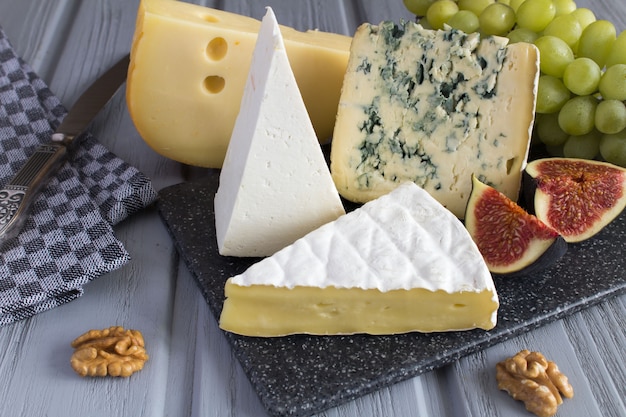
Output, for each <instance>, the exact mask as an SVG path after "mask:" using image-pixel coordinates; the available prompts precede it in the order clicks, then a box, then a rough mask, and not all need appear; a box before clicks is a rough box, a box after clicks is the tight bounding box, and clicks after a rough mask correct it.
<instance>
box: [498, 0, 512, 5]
mask: <svg viewBox="0 0 626 417" xmlns="http://www.w3.org/2000/svg"><path fill="white" fill-rule="evenodd" d="M496 1H497V2H498V3H502V4H506V5H507V6H510V5H511V0H496Z"/></svg>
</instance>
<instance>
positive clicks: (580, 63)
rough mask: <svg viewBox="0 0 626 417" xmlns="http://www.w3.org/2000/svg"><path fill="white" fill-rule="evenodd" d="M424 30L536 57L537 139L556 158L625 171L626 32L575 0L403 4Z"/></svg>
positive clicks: (431, 0)
mask: <svg viewBox="0 0 626 417" xmlns="http://www.w3.org/2000/svg"><path fill="white" fill-rule="evenodd" d="M403 1H404V4H405V6H406V8H407V9H408V10H409V11H410V12H412V13H414V14H415V15H416V16H418V18H419V21H420V24H422V25H423V26H424V27H427V28H433V29H443V28H444V27H445V26H450V27H452V28H455V29H458V30H462V31H464V32H466V33H471V32H480V33H481V34H483V35H497V36H506V37H508V38H509V41H510V42H511V43H514V42H528V43H534V44H535V45H536V46H537V48H538V49H539V52H540V68H541V74H540V76H539V85H538V91H537V107H536V116H537V117H536V120H535V131H534V137H536V138H538V140H539V141H541V142H542V143H543V144H544V145H545V147H546V149H547V150H548V151H549V152H550V153H551V154H553V155H562V156H566V157H572V158H585V159H604V160H606V161H608V162H611V163H614V164H617V165H620V166H624V167H626V31H623V32H621V33H620V34H619V35H618V34H617V31H616V28H615V26H614V25H613V24H612V23H611V22H609V21H608V20H598V19H596V16H595V14H594V13H593V12H592V11H591V10H589V9H587V8H578V7H577V6H576V3H575V2H574V0H403Z"/></svg>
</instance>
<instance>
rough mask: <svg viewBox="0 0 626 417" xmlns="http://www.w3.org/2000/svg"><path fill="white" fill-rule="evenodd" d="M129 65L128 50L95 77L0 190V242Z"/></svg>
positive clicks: (17, 228) (24, 215)
mask: <svg viewBox="0 0 626 417" xmlns="http://www.w3.org/2000/svg"><path fill="white" fill-rule="evenodd" d="M128 65H129V55H128V54H127V55H126V56H124V57H123V58H122V59H120V60H119V61H118V62H117V63H116V64H114V65H113V66H112V67H111V68H109V69H108V70H107V71H106V72H105V73H104V74H103V75H102V76H100V77H99V78H98V79H97V80H96V81H94V82H93V83H92V84H91V85H90V86H89V87H88V88H87V90H85V92H84V93H83V94H82V95H81V96H80V98H79V99H78V100H77V101H76V103H75V104H74V105H73V106H72V108H71V109H70V111H69V112H68V114H67V115H66V116H65V118H64V119H63V121H62V122H61V124H60V125H59V127H58V128H57V129H56V130H55V132H54V133H53V134H52V135H51V137H50V143H47V144H42V145H40V146H39V147H38V148H37V150H36V151H35V152H34V153H33V154H32V155H31V156H30V157H29V158H28V159H27V160H26V163H25V164H24V165H23V166H22V167H21V168H20V170H19V171H18V172H17V174H15V176H14V177H13V179H11V181H9V183H8V184H7V185H5V187H4V188H3V189H1V190H0V245H1V244H2V243H4V242H5V241H7V240H8V239H10V238H12V237H14V236H17V234H18V233H19V231H20V230H21V228H22V225H23V223H24V220H25V219H26V218H27V214H28V209H29V207H30V205H31V204H32V202H33V200H34V199H35V196H36V195H37V193H38V191H39V190H40V189H41V187H42V186H43V185H44V184H45V183H46V182H47V180H48V178H50V175H51V174H52V173H53V172H54V171H55V170H56V168H57V167H58V166H59V165H60V164H61V162H62V160H63V158H64V157H65V155H66V153H67V150H68V147H69V146H70V145H71V144H72V143H73V141H74V139H75V138H76V137H78V136H79V135H80V134H81V133H82V132H83V131H84V130H85V129H86V128H87V126H88V125H89V124H90V123H91V121H92V120H93V119H94V118H95V117H96V115H97V114H98V112H100V110H101V109H102V108H103V107H104V106H105V105H106V104H107V103H108V102H109V100H110V99H111V97H113V95H114V94H115V92H117V90H118V89H119V87H120V86H121V85H122V84H123V83H124V81H126V76H127V72H128Z"/></svg>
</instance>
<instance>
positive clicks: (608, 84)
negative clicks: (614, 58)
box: [598, 64, 626, 100]
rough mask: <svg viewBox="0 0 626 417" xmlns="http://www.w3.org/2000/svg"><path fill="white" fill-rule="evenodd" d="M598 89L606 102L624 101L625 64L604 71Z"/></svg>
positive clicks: (625, 95) (625, 94)
mask: <svg viewBox="0 0 626 417" xmlns="http://www.w3.org/2000/svg"><path fill="white" fill-rule="evenodd" d="M598 89H599V90H600V94H602V98H604V99H607V100H626V64H616V65H613V66H611V67H609V68H607V69H606V71H604V74H602V78H600V84H598Z"/></svg>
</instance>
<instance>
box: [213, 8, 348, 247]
mask: <svg viewBox="0 0 626 417" xmlns="http://www.w3.org/2000/svg"><path fill="white" fill-rule="evenodd" d="M342 214H345V211H344V208H343V205H342V203H341V199H340V197H339V194H338V192H337V189H336V188H335V185H334V183H333V180H332V178H331V176H330V171H329V169H328V166H327V164H326V161H325V159H324V155H323V153H322V150H321V147H320V145H319V141H318V139H317V137H316V135H315V131H314V130H313V125H312V124H311V120H310V119H309V116H308V113H307V111H306V108H305V106H304V101H303V100H302V96H301V94H300V90H299V89H298V85H297V84H296V80H295V77H294V75H293V72H292V70H291V67H290V65H289V60H288V58H287V53H286V51H285V45H284V43H283V39H282V37H281V34H280V30H279V27H278V23H277V22H276V18H275V16H274V13H273V12H272V9H270V8H268V9H267V14H266V15H265V17H264V18H263V21H262V23H261V29H260V31H259V36H258V39H257V43H256V46H255V49H254V55H253V57H252V65H251V68H250V73H249V75H248V80H247V83H246V87H245V91H244V95H243V98H242V102H241V108H240V112H239V115H238V117H237V120H236V122H235V127H234V130H233V134H232V137H231V139H230V144H229V146H228V150H227V152H226V159H225V161H224V165H223V168H222V172H221V174H220V183H219V188H218V191H217V193H216V196H215V226H216V232H217V242H218V247H219V252H220V254H222V255H230V256H268V255H271V254H273V253H274V252H276V251H277V250H279V249H281V248H283V247H285V246H287V245H288V244H290V243H293V242H294V241H295V240H296V239H298V238H300V237H302V236H304V235H305V234H306V233H308V232H310V231H311V230H313V229H316V228H317V227H319V226H321V225H322V224H324V223H327V222H329V221H332V220H335V219H336V218H337V217H339V216H340V215H342Z"/></svg>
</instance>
